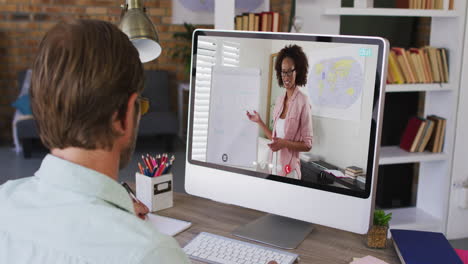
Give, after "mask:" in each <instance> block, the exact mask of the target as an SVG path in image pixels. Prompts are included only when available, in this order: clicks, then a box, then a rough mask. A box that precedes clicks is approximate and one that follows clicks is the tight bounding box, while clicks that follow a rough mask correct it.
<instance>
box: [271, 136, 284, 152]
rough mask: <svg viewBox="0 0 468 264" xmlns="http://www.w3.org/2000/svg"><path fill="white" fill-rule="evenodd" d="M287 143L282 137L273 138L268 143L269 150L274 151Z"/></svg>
mask: <svg viewBox="0 0 468 264" xmlns="http://www.w3.org/2000/svg"><path fill="white" fill-rule="evenodd" d="M286 145H287V140H285V139H282V138H277V137H275V138H273V142H271V143H270V144H268V147H270V149H271V151H273V152H276V151H278V150H280V149H283V148H285V147H286Z"/></svg>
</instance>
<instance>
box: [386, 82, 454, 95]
mask: <svg viewBox="0 0 468 264" xmlns="http://www.w3.org/2000/svg"><path fill="white" fill-rule="evenodd" d="M451 90H452V88H451V87H450V85H449V84H447V83H429V84H428V83H420V84H387V86H386V89H385V92H386V93H398V92H432V91H435V92H447V91H451Z"/></svg>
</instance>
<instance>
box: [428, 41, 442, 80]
mask: <svg viewBox="0 0 468 264" xmlns="http://www.w3.org/2000/svg"><path fill="white" fill-rule="evenodd" d="M425 49H426V50H427V55H428V57H429V62H430V64H431V71H432V77H433V79H434V82H436V83H439V82H440V74H439V66H438V65H437V54H436V52H435V48H433V47H425Z"/></svg>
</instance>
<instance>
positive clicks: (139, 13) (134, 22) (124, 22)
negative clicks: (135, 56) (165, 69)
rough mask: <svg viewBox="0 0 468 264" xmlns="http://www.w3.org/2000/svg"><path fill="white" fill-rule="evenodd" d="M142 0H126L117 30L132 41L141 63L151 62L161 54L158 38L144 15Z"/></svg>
mask: <svg viewBox="0 0 468 264" xmlns="http://www.w3.org/2000/svg"><path fill="white" fill-rule="evenodd" d="M142 2H143V1H142V0H126V3H125V5H122V15H121V18H120V19H121V20H120V25H119V28H120V30H122V31H123V32H124V33H125V34H126V35H127V36H128V38H129V39H130V41H132V43H133V45H134V46H135V47H136V49H137V50H138V53H139V54H140V60H141V62H142V63H145V62H149V61H152V60H154V59H156V58H157V57H159V55H160V54H161V46H160V45H159V37H158V33H157V32H156V29H155V27H154V25H153V23H152V22H151V20H150V19H149V18H148V16H147V15H146V8H145V7H144V6H143V3H142Z"/></svg>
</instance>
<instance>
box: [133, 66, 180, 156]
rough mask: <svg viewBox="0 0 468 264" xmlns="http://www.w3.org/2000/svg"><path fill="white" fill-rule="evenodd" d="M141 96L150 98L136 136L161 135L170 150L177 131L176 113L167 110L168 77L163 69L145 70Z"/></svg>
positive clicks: (169, 150) (168, 100)
mask: <svg viewBox="0 0 468 264" xmlns="http://www.w3.org/2000/svg"><path fill="white" fill-rule="evenodd" d="M142 96H144V97H146V98H148V99H149V100H150V104H151V105H150V109H149V111H148V113H147V114H146V115H144V116H142V117H141V120H140V127H139V131H138V137H139V138H140V137H155V136H162V137H163V139H164V141H165V147H166V151H167V152H172V150H173V146H174V139H175V138H176V136H177V132H178V122H177V115H176V113H174V112H171V111H170V110H169V108H170V107H169V102H170V99H169V78H168V72H167V71H163V70H147V71H145V89H144V91H143V94H142Z"/></svg>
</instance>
